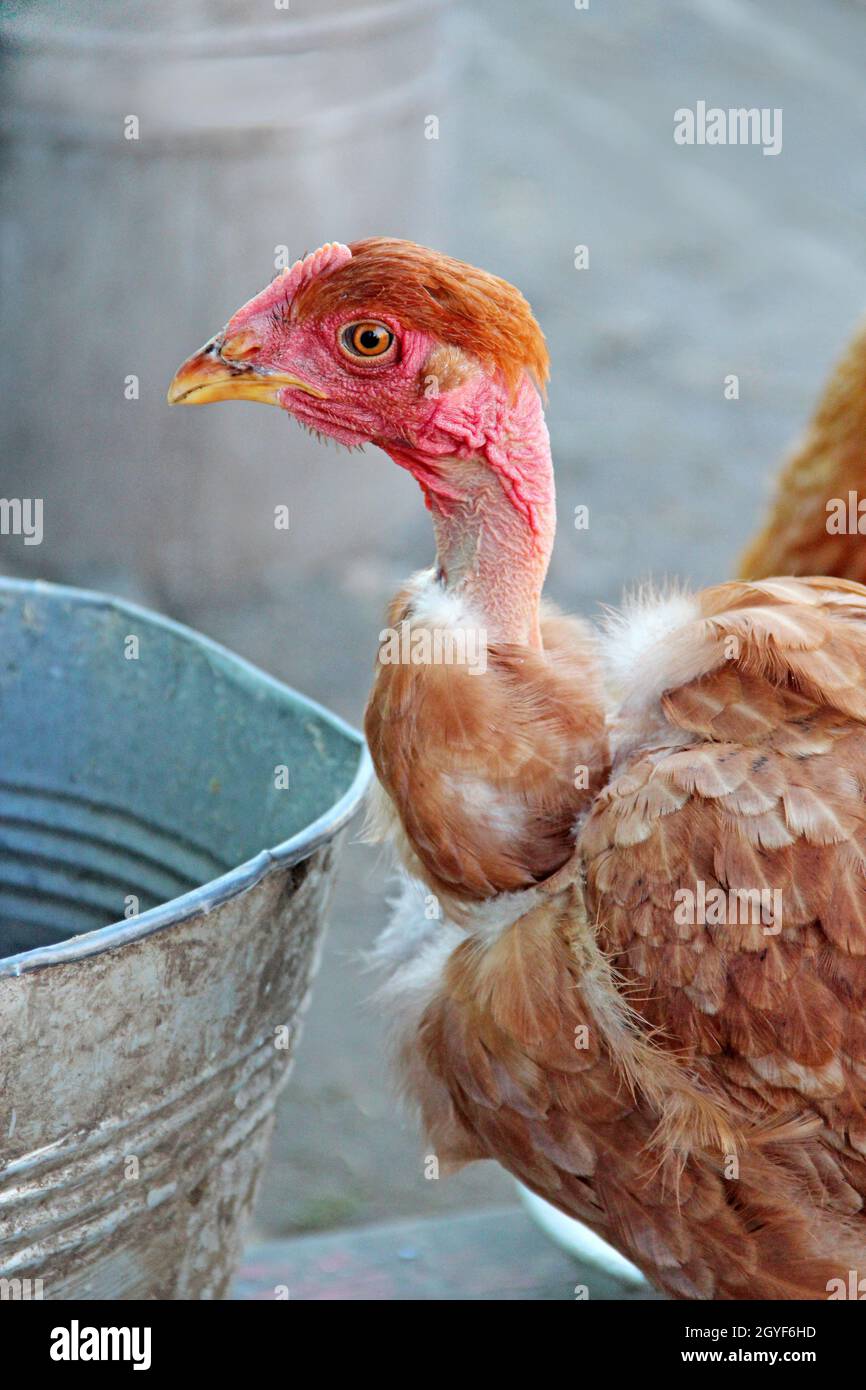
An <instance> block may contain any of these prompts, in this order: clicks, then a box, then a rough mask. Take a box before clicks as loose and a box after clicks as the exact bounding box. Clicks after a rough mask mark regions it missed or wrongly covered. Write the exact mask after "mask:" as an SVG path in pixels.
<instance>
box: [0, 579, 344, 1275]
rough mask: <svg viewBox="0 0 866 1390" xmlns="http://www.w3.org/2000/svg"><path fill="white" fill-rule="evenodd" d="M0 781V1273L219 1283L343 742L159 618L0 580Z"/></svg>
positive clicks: (280, 1067)
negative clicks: (0, 774)
mask: <svg viewBox="0 0 866 1390" xmlns="http://www.w3.org/2000/svg"><path fill="white" fill-rule="evenodd" d="M0 772H2V780H0V1040H2V1047H0V1098H2V1106H0V1278H2V1279H8V1280H22V1281H30V1282H29V1283H25V1284H24V1285H22V1287H26V1288H28V1289H31V1290H32V1289H33V1288H38V1289H39V1294H38V1295H32V1296H42V1297H45V1298H48V1299H55V1298H58V1299H59V1298H90V1299H100V1298H112V1299H115V1298H158V1299H173V1298H175V1299H199V1298H217V1297H220V1296H222V1295H223V1294H224V1293H225V1291H226V1289H227V1286H228V1282H229V1280H230V1278H231V1275H232V1273H233V1270H234V1267H235V1264H236V1261H237V1258H238V1255H239V1252H240V1242H241V1239H242V1234H243V1225H244V1221H245V1219H246V1217H247V1215H248V1214H249V1212H250V1210H251V1207H252V1204H253V1201H254V1198H255V1194H256V1187H257V1183H258V1178H259V1175H260V1172H261V1168H262V1164H263V1162H264V1159H265V1156H266V1152H267V1145H268V1139H269V1136H270V1132H271V1127H272V1121H273V1111H274V1102H275V1099H276V1096H277V1093H278V1091H279V1089H280V1087H281V1086H282V1084H283V1083H284V1082H285V1080H286V1078H287V1076H288V1066H289V1063H290V1060H291V1057H292V1053H293V1050H294V1046H295V1042H296V1039H297V1035H298V1030H299V1026H300V1019H301V1015H302V1012H303V1010H304V1008H305V1004H306V1001H307V998H308V994H309V989H310V981H311V979H312V975H313V973H314V970H315V964H316V958H317V946H318V944H319V941H320V936H321V929H322V924H323V917H324V912H325V908H326V903H327V897H328V891H329V888H330V885H331V880H332V877H333V866H334V854H335V848H336V844H337V843H338V837H339V832H340V831H341V830H342V828H343V827H344V825H345V823H346V821H347V820H348V818H349V816H350V815H351V814H352V812H353V811H354V810H355V808H356V806H357V804H358V802H359V800H360V798H361V796H362V794H363V791H364V789H365V787H366V784H367V781H368V777H369V759H368V756H367V753H366V750H365V748H364V746H363V743H362V740H361V738H360V735H358V734H356V733H355V732H354V730H352V729H350V728H348V727H347V726H346V725H345V724H343V723H342V721H341V720H338V719H337V718H336V717H334V716H333V715H331V714H329V713H328V712H327V711H326V710H324V709H322V708H320V707H319V706H318V705H314V704H312V703H311V702H310V701H308V700H306V699H304V698H303V697H302V696H300V695H297V694H296V693H295V692H293V691H291V690H289V689H287V688H286V687H285V686H282V685H280V684H279V683H278V682H277V681H274V680H272V679H271V678H270V677H269V676H266V675H264V674H263V673H261V672H259V671H256V670H254V669H253V668H252V667H251V666H248V665H247V664H246V663H245V662H243V661H240V660H239V659H237V658H236V657H233V656H231V655H230V654H229V653H228V652H226V651H225V650H224V649H223V648H221V647H218V646H216V645H215V644H214V643H212V642H210V641H208V640H207V639H206V638H202V637H200V636H198V635H197V634H196V633H193V632H191V631H189V630H188V629H185V628H182V627H179V626H178V625H177V624H175V623H171V622H168V621H167V620H165V619H163V618H160V617H157V616H156V615H154V614H151V613H147V612H145V611H144V610H142V609H138V608H134V607H132V606H130V605H126V604H122V603H118V602H117V601H115V600H112V599H108V598H104V597H102V596H100V595H97V594H87V593H82V592H81V591H78V590H72V589H64V588H57V587H54V586H52V585H44V584H30V583H26V582H22V581H14V580H12V581H10V580H6V581H0ZM267 846H273V848H267ZM34 1281H41V1284H38V1285H37V1284H36V1283H35V1282H34ZM4 1287H5V1286H4ZM12 1287H15V1286H14V1285H13V1286H12ZM13 1296H14V1294H13Z"/></svg>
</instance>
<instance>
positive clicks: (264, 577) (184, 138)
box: [0, 0, 455, 612]
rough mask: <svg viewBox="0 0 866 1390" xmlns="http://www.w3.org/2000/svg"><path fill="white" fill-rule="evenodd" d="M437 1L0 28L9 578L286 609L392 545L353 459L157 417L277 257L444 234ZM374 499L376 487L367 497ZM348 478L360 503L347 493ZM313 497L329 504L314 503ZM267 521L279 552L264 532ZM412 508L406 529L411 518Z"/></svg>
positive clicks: (236, 413) (263, 2) (203, 417)
mask: <svg viewBox="0 0 866 1390" xmlns="http://www.w3.org/2000/svg"><path fill="white" fill-rule="evenodd" d="M446 9H447V4H446V2H445V0H365V3H364V4H362V5H359V4H358V3H356V0H291V3H290V5H288V6H284V5H278V4H275V3H273V0H186V3H184V4H183V5H178V4H176V3H175V0H134V3H132V0H67V2H66V3H64V4H63V5H62V6H58V5H57V4H55V3H53V2H50V0H29V3H21V0H18V3H17V4H15V5H13V6H11V7H10V8H9V9H8V10H7V14H6V17H5V18H4V19H3V20H2V22H0V40H2V45H3V49H2V52H3V61H2V69H0V78H2V83H0V134H2V173H3V182H4V193H3V207H4V211H3V213H2V224H0V230H2V236H0V293H2V296H3V302H4V315H3V317H4V335H5V338H6V342H7V343H8V344H9V343H14V345H15V351H14V352H5V353H4V354H3V358H2V364H0V373H2V378H0V379H2V382H3V391H4V398H5V399H6V401H7V402H8V403H9V404H8V407H7V409H6V411H5V412H4V418H3V422H2V425H0V449H2V457H3V460H4V482H3V491H4V495H6V496H24V497H28V498H29V497H34V496H36V497H39V498H42V499H43V500H44V517H45V523H44V525H45V539H44V542H43V544H42V545H41V546H34V547H32V548H28V547H27V546H24V545H21V544H18V545H14V546H13V544H12V543H10V542H6V543H5V544H4V547H3V553H2V556H0V561H2V564H3V565H4V567H6V568H7V569H11V570H12V572H15V573H20V574H24V575H35V574H39V575H42V576H46V577H49V578H55V579H58V578H60V579H64V580H71V581H73V582H76V583H84V584H87V585H93V586H95V587H98V588H107V589H110V590H113V591H118V590H120V591H121V592H124V593H126V594H129V595H131V596H133V597H135V596H146V597H148V598H149V599H151V600H152V601H154V602H157V603H158V605H159V606H160V607H161V608H164V609H167V610H169V611H175V612H176V611H182V610H183V609H184V608H185V607H186V606H188V605H192V604H195V603H197V602H199V601H200V600H201V599H202V598H203V597H205V598H208V599H210V598H212V597H214V596H215V595H220V594H226V595H229V596H230V597H231V601H232V602H236V603H238V604H241V603H243V602H244V600H245V599H248V598H249V596H250V595H251V594H255V592H256V590H257V589H260V588H262V586H264V587H265V588H267V589H268V590H269V591H273V590H279V589H283V588H284V587H285V586H286V583H287V582H288V580H289V578H291V579H293V580H296V581H297V580H302V579H303V578H304V577H305V576H306V575H308V574H309V573H310V572H311V571H315V569H316V567H317V565H318V564H319V563H320V558H321V554H322V551H323V548H324V540H325V538H327V537H330V536H332V535H333V534H334V531H335V528H336V529H337V532H338V533H339V534H342V533H343V532H345V535H346V539H347V546H349V547H350V546H351V544H352V540H353V538H357V537H364V536H365V535H367V536H369V535H371V534H374V533H375V530H376V529H377V527H378V526H379V525H380V523H381V516H382V511H383V508H384V507H385V506H386V505H387V507H388V513H389V515H390V516H391V517H392V518H393V524H394V527H395V528H397V527H399V526H400V524H401V520H402V517H401V515H400V507H401V506H405V509H406V514H407V516H408V515H414V513H415V510H416V509H415V505H414V503H415V498H414V495H413V494H410V492H409V490H408V489H407V491H406V494H405V502H403V501H401V499H399V498H398V499H395V497H394V489H393V486H392V487H389V486H388V480H389V479H390V477H391V471H390V470H387V471H386V470H384V469H383V468H382V467H381V466H380V465H379V461H378V460H376V459H375V458H374V459H372V460H365V459H363V458H355V459H353V460H352V461H351V462H350V463H348V462H347V461H346V460H345V459H340V460H339V461H338V462H339V467H340V470H341V472H340V476H341V477H344V476H345V469H346V468H347V467H352V468H353V470H354V481H353V485H352V486H351V488H350V489H348V488H346V487H345V485H344V484H340V483H338V482H337V481H336V474H335V481H333V482H332V483H331V485H330V486H329V485H328V482H327V481H326V480H327V479H328V469H329V466H332V465H330V463H329V460H328V459H327V458H326V459H324V460H323V458H322V451H321V448H320V446H319V445H318V444H316V443H315V442H314V441H311V440H310V439H308V437H307V436H306V435H304V434H303V433H301V431H300V430H298V429H297V428H291V430H290V427H289V425H288V422H287V421H286V419H285V417H284V416H283V415H282V414H281V413H280V412H278V411H276V410H274V411H265V412H258V413H257V414H256V416H255V419H254V423H253V424H252V425H251V413H250V412H249V411H248V410H246V409H243V408H241V409H239V408H237V407H236V406H235V407H222V408H220V409H219V410H217V411H203V412H199V411H195V412H189V414H188V416H187V417H186V418H179V417H178V413H170V412H169V411H168V410H167V409H166V405H165V390H166V387H167V384H168V382H169V380H170V378H171V376H172V374H173V372H174V370H175V367H176V366H177V363H178V361H179V360H180V359H181V358H182V357H183V356H185V355H186V354H187V353H188V352H190V351H192V350H193V349H194V348H195V347H197V346H198V344H199V343H200V342H201V341H202V339H203V337H204V336H206V335H207V334H209V333H210V332H212V331H215V330H216V329H218V328H219V327H220V326H221V325H222V324H223V323H225V322H226V320H227V319H228V317H229V316H230V315H231V314H232V313H233V312H234V310H235V309H236V308H237V307H238V306H239V305H240V304H241V303H242V302H243V301H244V300H246V299H247V298H248V297H249V296H250V295H252V294H253V293H255V292H257V291H258V290H259V289H261V288H262V286H263V285H264V284H266V283H267V281H268V279H269V278H270V277H271V276H273V274H274V273H275V271H276V269H277V268H278V263H277V262H278V258H285V256H288V257H289V258H290V259H295V258H296V257H297V256H299V255H302V254H303V253H304V252H305V251H307V250H311V249H313V248H314V247H315V246H317V245H319V244H321V243H322V242H323V241H327V240H341V241H350V240H353V239H355V238H357V237H361V236H367V235H371V234H376V233H385V234H390V235H397V236H409V237H414V238H415V239H417V240H421V241H431V242H433V243H434V244H435V243H436V241H437V240H439V241H441V240H442V239H443V235H444V223H445V220H446V217H447V213H446V205H447V199H446V198H444V197H443V182H444V179H443V175H444V174H445V172H446V171H445V166H444V163H443V161H445V160H446V159H447V158H449V157H450V153H451V152H452V151H453V148H454V143H455V142H454V141H453V139H452V140H450V141H446V140H443V141H442V142H441V144H440V142H439V141H438V140H437V139H431V138H428V137H429V136H430V134H431V130H430V127H429V124H428V122H427V118H428V116H429V115H431V114H433V115H436V114H437V113H440V114H441V113H442V111H443V103H444V102H446V101H447V91H448V58H447V44H446V42H445V36H444V32H443V19H444V15H445V11H446ZM380 479H381V481H380ZM360 480H363V483H362V482H361V481H360ZM323 495H325V496H327V497H328V499H329V501H328V505H323V501H322V498H323ZM279 505H287V506H289V508H290V513H291V518H292V522H291V524H292V536H291V544H290V546H287V544H286V539H285V536H284V535H282V534H281V533H280V532H279V531H276V530H275V526H274V508H275V507H277V506H279ZM410 508H411V511H410Z"/></svg>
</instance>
